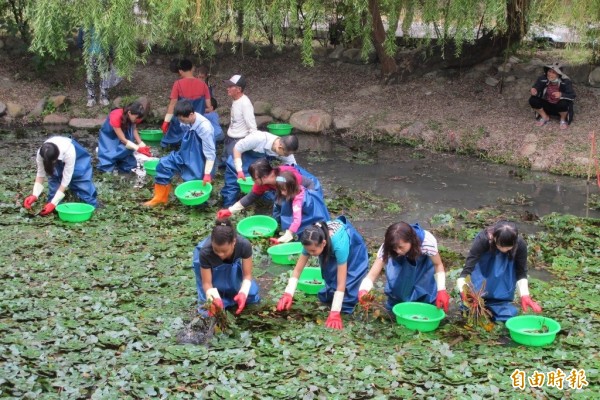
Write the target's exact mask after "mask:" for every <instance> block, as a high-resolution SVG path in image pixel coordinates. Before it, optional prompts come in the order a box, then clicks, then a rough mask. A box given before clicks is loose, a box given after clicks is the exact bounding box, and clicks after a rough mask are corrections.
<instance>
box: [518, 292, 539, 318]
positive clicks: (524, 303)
mask: <svg viewBox="0 0 600 400" xmlns="http://www.w3.org/2000/svg"><path fill="white" fill-rule="evenodd" d="M527 307H531V311H533V312H534V313H536V314H539V313H541V312H542V307H540V305H539V304H538V303H536V302H535V301H533V300H531V297H529V296H521V308H522V309H523V312H527Z"/></svg>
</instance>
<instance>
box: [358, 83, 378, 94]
mask: <svg viewBox="0 0 600 400" xmlns="http://www.w3.org/2000/svg"><path fill="white" fill-rule="evenodd" d="M382 92H383V87H382V86H381V85H369V86H367V87H363V88H362V89H360V90H359V91H358V92H356V95H357V96H376V95H379V94H381V93H382Z"/></svg>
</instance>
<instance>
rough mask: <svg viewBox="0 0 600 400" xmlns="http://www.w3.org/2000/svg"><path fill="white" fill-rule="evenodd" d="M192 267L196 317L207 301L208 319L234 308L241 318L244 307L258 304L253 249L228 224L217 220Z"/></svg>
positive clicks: (195, 253) (199, 248) (198, 250)
mask: <svg viewBox="0 0 600 400" xmlns="http://www.w3.org/2000/svg"><path fill="white" fill-rule="evenodd" d="M192 267H193V268H194V274H195V275H196V289H197V290H198V303H199V307H198V312H199V313H201V314H204V310H203V309H202V305H203V304H204V303H205V302H206V301H209V300H211V301H212V303H211V307H210V310H209V311H208V315H214V314H215V313H216V311H217V308H220V309H224V308H228V307H231V306H233V305H236V304H237V306H238V308H237V310H236V314H240V313H241V312H242V311H243V310H244V307H245V306H246V304H252V303H258V302H259V301H260V297H259V295H258V285H257V284H256V282H255V281H254V280H253V279H252V245H251V244H250V242H249V241H248V239H246V238H244V237H243V236H239V235H238V234H237V233H236V231H235V229H234V227H233V226H232V225H231V222H229V221H228V220H217V223H216V225H215V227H214V228H213V230H212V233H211V235H210V236H209V237H207V238H206V239H204V240H202V241H201V242H200V243H198V245H197V246H196V248H195V249H194V256H193V266H192Z"/></svg>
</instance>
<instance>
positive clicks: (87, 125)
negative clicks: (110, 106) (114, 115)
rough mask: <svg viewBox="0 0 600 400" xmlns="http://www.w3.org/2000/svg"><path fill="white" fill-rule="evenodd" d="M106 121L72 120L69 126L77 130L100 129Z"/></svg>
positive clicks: (91, 119) (98, 119)
mask: <svg viewBox="0 0 600 400" xmlns="http://www.w3.org/2000/svg"><path fill="white" fill-rule="evenodd" d="M104 120H105V119H104V118H72V119H71V120H70V121H69V126H70V127H72V128H77V129H89V130H91V129H99V128H100V127H101V126H102V124H103V123H104Z"/></svg>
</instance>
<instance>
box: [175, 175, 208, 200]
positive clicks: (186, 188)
mask: <svg viewBox="0 0 600 400" xmlns="http://www.w3.org/2000/svg"><path fill="white" fill-rule="evenodd" d="M210 192H212V185H211V184H210V183H207V184H204V182H202V181H200V180H197V181H187V182H184V183H182V184H181V185H179V186H177V188H176V189H175V197H177V198H178V199H179V201H180V202H181V203H182V204H185V205H186V206H197V205H198V204H202V203H204V202H205V201H206V200H208V198H209V197H210Z"/></svg>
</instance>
